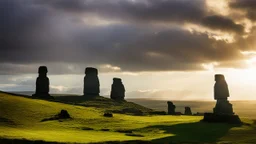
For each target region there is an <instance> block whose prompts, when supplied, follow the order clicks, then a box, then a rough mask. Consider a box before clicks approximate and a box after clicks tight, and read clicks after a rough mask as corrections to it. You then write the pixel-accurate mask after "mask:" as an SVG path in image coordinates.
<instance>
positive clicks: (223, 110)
mask: <svg viewBox="0 0 256 144" xmlns="http://www.w3.org/2000/svg"><path fill="white" fill-rule="evenodd" d="M213 113H215V114H220V115H233V114H234V112H233V107H232V104H231V103H229V101H228V100H226V99H223V100H222V99H221V100H217V103H216V106H215V108H213Z"/></svg>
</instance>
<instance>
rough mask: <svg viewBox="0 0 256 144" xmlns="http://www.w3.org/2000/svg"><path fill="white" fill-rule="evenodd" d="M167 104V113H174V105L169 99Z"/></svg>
mask: <svg viewBox="0 0 256 144" xmlns="http://www.w3.org/2000/svg"><path fill="white" fill-rule="evenodd" d="M167 104H168V115H175V108H176V106H175V105H174V104H173V103H172V102H171V101H168V102H167Z"/></svg>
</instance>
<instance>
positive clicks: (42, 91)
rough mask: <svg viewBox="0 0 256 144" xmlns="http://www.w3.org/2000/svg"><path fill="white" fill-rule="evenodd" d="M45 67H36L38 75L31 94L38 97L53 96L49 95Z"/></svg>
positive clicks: (48, 83)
mask: <svg viewBox="0 0 256 144" xmlns="http://www.w3.org/2000/svg"><path fill="white" fill-rule="evenodd" d="M47 72H48V70H47V67H46V66H40V67H39V68H38V73H39V76H38V77H37V79H36V93H35V94H33V95H32V96H34V97H38V98H46V99H47V98H53V97H52V96H50V95H49V85H50V82H49V78H48V77H47Z"/></svg>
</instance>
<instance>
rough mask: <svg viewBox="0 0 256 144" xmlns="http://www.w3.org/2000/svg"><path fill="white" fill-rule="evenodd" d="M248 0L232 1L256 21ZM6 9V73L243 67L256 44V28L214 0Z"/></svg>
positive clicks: (6, 0)
mask: <svg viewBox="0 0 256 144" xmlns="http://www.w3.org/2000/svg"><path fill="white" fill-rule="evenodd" d="M246 1H247V2H248V3H250V5H248V4H247V3H246V2H245V1H231V2H230V3H229V4H228V6H229V8H230V9H231V10H237V9H239V10H241V11H244V12H246V13H247V14H246V15H245V17H244V18H247V17H246V16H248V18H249V20H250V21H253V20H254V17H253V13H255V10H254V7H255V2H253V0H251V1H250V0H246ZM0 9H1V13H0V28H1V29H0V30H1V32H0V33H1V35H0V40H1V41H0V63H1V64H0V74H20V73H34V72H36V71H37V70H36V69H37V67H38V66H39V65H47V66H48V68H49V69H50V71H51V73H53V74H78V73H80V74H82V73H84V68H85V67H86V66H94V67H97V68H99V69H100V71H101V72H109V71H115V72H141V71H191V70H204V69H205V67H204V66H205V65H209V64H212V63H217V65H216V66H219V67H228V68H241V67H243V61H244V60H246V58H247V57H246V55H244V54H243V53H242V52H243V51H245V50H248V49H249V50H250V51H255V45H250V46H249V45H248V43H247V42H251V39H252V37H254V34H255V33H254V32H253V30H251V31H249V32H247V33H246V32H245V24H244V23H243V22H241V21H240V20H239V21H237V20H236V19H233V18H232V17H231V16H229V15H219V14H217V13H214V12H213V11H211V10H210V9H209V6H208V5H207V0H193V1H192V0H104V1H102V0H49V1H48V0H47V1H46V0H19V1H18V0H1V1H0ZM191 25H193V26H196V29H195V28H193V27H192V28H191V27H190V26H191ZM244 36H245V37H244ZM226 37H231V38H232V39H233V41H232V42H228V41H227V40H226ZM251 43H252V42H251Z"/></svg>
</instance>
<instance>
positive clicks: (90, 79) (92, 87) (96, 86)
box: [84, 67, 100, 96]
mask: <svg viewBox="0 0 256 144" xmlns="http://www.w3.org/2000/svg"><path fill="white" fill-rule="evenodd" d="M99 93H100V82H99V78H98V70H97V69H96V68H92V67H87V68H86V69H85V77H84V95H85V96H99Z"/></svg>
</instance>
